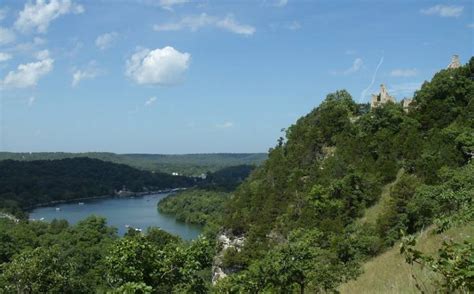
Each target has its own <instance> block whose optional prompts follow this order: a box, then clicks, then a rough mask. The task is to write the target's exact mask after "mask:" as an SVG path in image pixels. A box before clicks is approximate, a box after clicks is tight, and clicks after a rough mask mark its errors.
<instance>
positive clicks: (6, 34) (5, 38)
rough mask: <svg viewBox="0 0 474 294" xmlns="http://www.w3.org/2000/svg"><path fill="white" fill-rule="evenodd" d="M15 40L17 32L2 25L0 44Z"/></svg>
mask: <svg viewBox="0 0 474 294" xmlns="http://www.w3.org/2000/svg"><path fill="white" fill-rule="evenodd" d="M13 41H15V34H14V33H13V32H12V31H11V30H9V29H7V28H3V27H0V45H5V44H9V43H12V42H13Z"/></svg>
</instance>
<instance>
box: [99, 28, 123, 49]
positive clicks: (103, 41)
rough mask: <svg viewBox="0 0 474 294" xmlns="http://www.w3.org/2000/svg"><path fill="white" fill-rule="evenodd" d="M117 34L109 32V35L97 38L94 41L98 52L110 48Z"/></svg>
mask: <svg viewBox="0 0 474 294" xmlns="http://www.w3.org/2000/svg"><path fill="white" fill-rule="evenodd" d="M117 37H118V34H117V33H116V32H111V33H105V34H102V35H100V36H98V37H97V39H95V45H96V46H97V47H98V48H99V49H100V50H105V49H108V48H110V46H111V45H112V43H113V42H114V41H115V40H116V39H117Z"/></svg>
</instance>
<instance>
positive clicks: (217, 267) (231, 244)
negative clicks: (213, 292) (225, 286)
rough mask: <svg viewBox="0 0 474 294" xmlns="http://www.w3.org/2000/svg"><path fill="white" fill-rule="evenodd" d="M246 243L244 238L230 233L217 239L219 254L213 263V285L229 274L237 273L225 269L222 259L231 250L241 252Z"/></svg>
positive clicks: (233, 270)
mask: <svg viewBox="0 0 474 294" xmlns="http://www.w3.org/2000/svg"><path fill="white" fill-rule="evenodd" d="M244 243H245V237H244V236H234V235H232V234H230V233H229V232H223V233H221V234H219V235H218V237H217V246H218V248H219V249H218V253H217V255H216V256H215V257H214V261H213V263H212V284H213V285H214V284H216V283H217V281H218V280H220V279H222V278H225V277H227V276H228V275H229V274H231V273H234V272H236V269H234V268H225V267H224V266H223V262H222V259H223V257H224V254H225V252H226V251H227V250H229V249H230V248H234V249H235V250H237V252H240V250H241V249H242V247H243V246H244Z"/></svg>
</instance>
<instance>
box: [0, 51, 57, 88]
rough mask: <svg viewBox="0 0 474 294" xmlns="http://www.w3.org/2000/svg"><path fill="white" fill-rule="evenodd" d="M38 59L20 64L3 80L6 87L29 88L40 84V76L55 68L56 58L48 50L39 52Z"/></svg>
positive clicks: (2, 82) (2, 83)
mask: <svg viewBox="0 0 474 294" xmlns="http://www.w3.org/2000/svg"><path fill="white" fill-rule="evenodd" d="M37 57H38V61H36V62H30V63H25V64H20V65H18V67H17V69H16V70H12V71H10V72H9V73H8V74H7V76H6V77H5V78H4V79H3V80H2V81H1V85H2V86H3V87H6V88H28V87H33V86H36V85H37V84H38V81H39V79H40V78H42V77H43V76H44V75H46V74H48V73H49V72H50V71H52V70H53V64H54V60H53V59H52V58H50V57H49V53H48V52H47V51H42V52H38V54H37Z"/></svg>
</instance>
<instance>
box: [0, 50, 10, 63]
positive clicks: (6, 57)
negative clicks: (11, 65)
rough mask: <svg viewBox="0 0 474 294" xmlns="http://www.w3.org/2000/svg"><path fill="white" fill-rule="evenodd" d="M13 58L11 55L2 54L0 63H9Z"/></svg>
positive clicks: (0, 54) (0, 53)
mask: <svg viewBox="0 0 474 294" xmlns="http://www.w3.org/2000/svg"><path fill="white" fill-rule="evenodd" d="M11 58H12V56H11V54H8V53H5V52H0V62H5V61H8V60H10V59H11Z"/></svg>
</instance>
